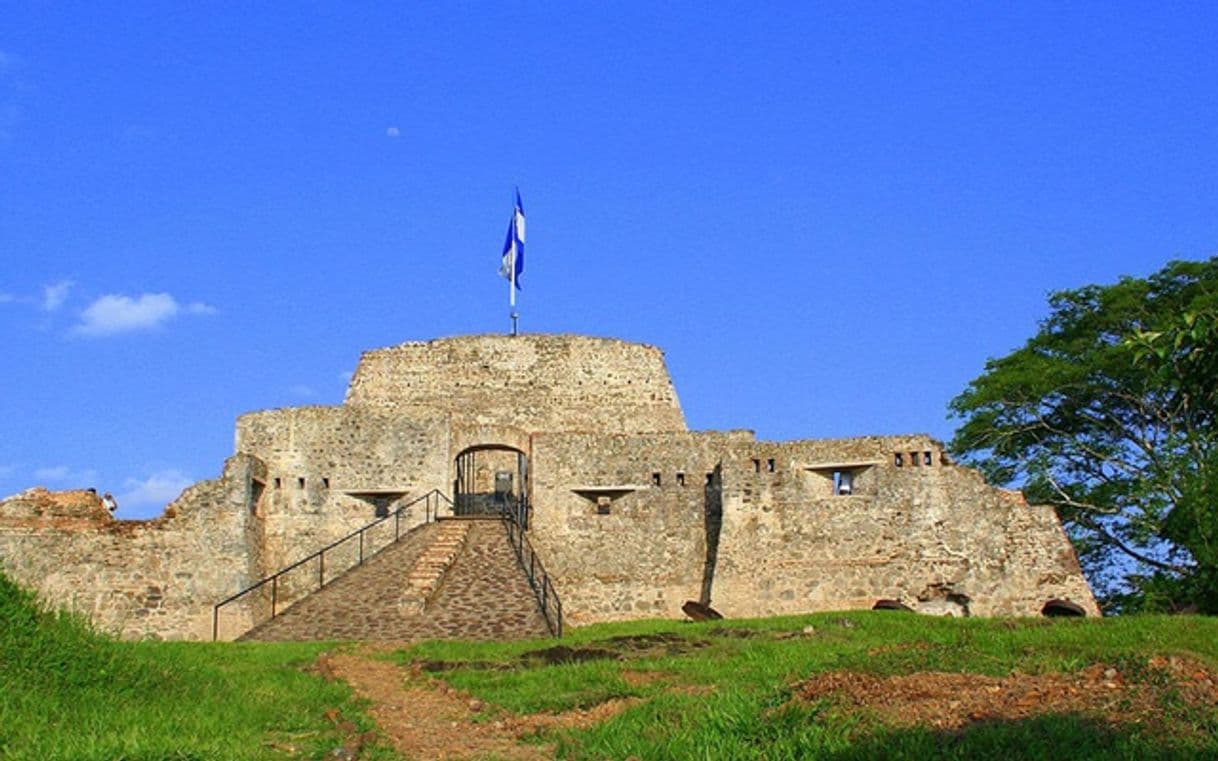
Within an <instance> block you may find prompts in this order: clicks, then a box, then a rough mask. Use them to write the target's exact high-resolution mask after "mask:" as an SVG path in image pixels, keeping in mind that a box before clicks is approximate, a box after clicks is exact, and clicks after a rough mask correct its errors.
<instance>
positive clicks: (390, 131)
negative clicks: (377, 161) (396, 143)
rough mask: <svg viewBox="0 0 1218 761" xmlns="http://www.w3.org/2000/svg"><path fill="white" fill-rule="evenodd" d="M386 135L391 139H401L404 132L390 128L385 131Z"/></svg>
mask: <svg viewBox="0 0 1218 761" xmlns="http://www.w3.org/2000/svg"><path fill="white" fill-rule="evenodd" d="M385 134H386V135H388V136H389V137H401V136H402V130H400V129H398V128H397V127H389V128H388V129H386V130H385Z"/></svg>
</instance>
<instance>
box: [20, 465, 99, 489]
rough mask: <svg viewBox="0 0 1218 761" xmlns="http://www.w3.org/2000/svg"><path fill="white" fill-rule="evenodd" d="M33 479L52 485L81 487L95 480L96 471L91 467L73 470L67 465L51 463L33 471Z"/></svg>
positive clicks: (88, 485)
mask: <svg viewBox="0 0 1218 761" xmlns="http://www.w3.org/2000/svg"><path fill="white" fill-rule="evenodd" d="M33 475H34V480H35V481H41V482H43V483H47V484H52V485H54V486H70V487H73V488H79V489H83V488H86V487H90V486H93V484H94V483H95V482H96V481H97V471H96V470H93V469H92V468H85V469H84V470H75V469H73V468H70V467H68V466H67V465H51V466H48V467H45V468H38V469H37V470H35V471H34V474H33Z"/></svg>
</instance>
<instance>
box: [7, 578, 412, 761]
mask: <svg viewBox="0 0 1218 761" xmlns="http://www.w3.org/2000/svg"><path fill="white" fill-rule="evenodd" d="M321 650H323V647H322V646H320V645H317V644H296V643H290V644H278V645H272V646H250V645H241V644H210V643H209V644H200V643H186V642H117V641H114V640H111V639H109V638H106V637H103V636H100V635H98V634H96V633H94V632H93V631H91V630H90V629H89V627H88V626H86V625H85V624H84V623H82V622H81V621H80V620H79V619H77V618H75V617H73V616H68V615H64V614H62V613H57V612H52V611H46V610H44V609H42V608H41V607H40V606H39V605H38V604H37V601H36V600H35V599H34V597H33V596H32V595H31V594H29V593H28V592H26V591H25V590H22V589H20V588H18V587H17V586H15V585H14V584H13V583H12V582H11V581H9V580H8V579H7V578H5V577H4V576H3V574H0V759H97V760H98V761H115V760H116V759H128V760H129V761H137V760H143V759H147V760H148V761H152V760H153V759H181V760H183V761H184V760H186V759H200V760H202V759H207V760H208V761H210V760H211V759H246V758H251V759H252V758H285V757H291V756H297V755H302V756H304V757H318V758H320V757H323V756H324V755H325V754H327V753H329V752H330V751H332V750H334V749H336V748H341V747H342V746H343V744H344V742H348V741H349V737H350V735H351V734H352V732H351V731H350V730H351V726H350V725H348V723H351V724H353V725H354V726H355V727H358V728H361V729H367V728H370V726H371V725H370V724H368V719H367V718H366V717H365V716H364V714H363V713H362V712H361V711H360V710H359V709H358V707H357V706H356V705H355V703H354V702H353V701H352V699H351V693H350V690H349V689H347V687H346V686H345V685H343V684H342V683H341V682H327V681H325V680H323V679H321V678H320V677H318V676H316V675H313V674H310V673H307V672H306V671H305V667H307V666H309V665H310V664H312V663H313V662H314V660H315V659H316V657H317V654H318V652H320V651H321ZM361 725H362V726H361ZM365 757H368V758H372V757H376V753H375V752H373V751H372V749H369V750H368V752H367V753H366V755H365ZM381 757H384V758H391V757H392V754H390V753H388V752H387V751H386V752H385V753H384V754H383V755H381Z"/></svg>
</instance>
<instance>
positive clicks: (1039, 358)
mask: <svg viewBox="0 0 1218 761" xmlns="http://www.w3.org/2000/svg"><path fill="white" fill-rule="evenodd" d="M1049 306H1050V309H1051V313H1050V315H1049V317H1048V318H1046V319H1045V320H1044V321H1043V322H1042V323H1041V325H1040V330H1039V331H1038V332H1037V333H1036V335H1034V336H1032V338H1030V339H1029V340H1028V342H1027V343H1026V344H1025V345H1024V346H1023V347H1022V348H1020V349H1018V350H1016V351H1014V352H1012V353H1011V354H1009V355H1007V356H1005V357H1002V358H999V359H991V360H990V361H989V362H987V363H986V367H985V372H984V373H983V374H982V375H981V376H979V377H978V378H976V379H974V380H973V381H972V382H971V383H970V384H969V386H968V388H967V389H965V391H964V392H963V393H962V394H960V395H959V396H958V397H956V398H955V399H953V400H952V402H951V404H950V408H951V411H952V414H953V415H954V416H955V417H957V418H958V419H960V420H961V421H962V423H961V426H960V428H959V429H958V430H957V432H956V435H955V437H954V438H953V439H952V443H951V449H952V451H953V452H954V453H955V454H956V455H957V456H959V457H960V458H961V459H963V460H964V461H966V462H969V463H972V464H974V465H976V466H978V467H980V468H981V469H982V470H983V471H984V472H985V473H986V475H987V476H988V477H989V478H990V479H991V480H992V481H993V482H995V483H999V484H1004V485H1017V486H1020V487H1021V488H1022V489H1023V490H1024V492H1025V494H1026V495H1027V497H1028V499H1029V501H1031V502H1033V503H1041V504H1044V503H1048V504H1052V505H1054V506H1055V507H1056V508H1057V511H1058V514H1059V515H1060V516H1061V518H1062V520H1063V523H1064V524H1065V526H1066V529H1067V531H1068V533H1069V534H1070V537H1071V539H1072V540H1073V541H1074V543H1075V546H1076V548H1077V549H1078V551H1079V557H1080V560H1081V561H1082V562H1083V566H1084V569H1085V570H1086V571H1087V572H1088V575H1089V576H1090V578H1091V581H1092V584H1093V586H1094V587H1095V588H1096V589H1097V591H1098V592H1099V593H1100V595H1101V597H1107V598H1108V599H1109V600H1110V601H1112V602H1114V603H1116V604H1117V606H1118V607H1120V608H1123V609H1134V608H1166V607H1179V606H1182V605H1185V604H1191V605H1196V606H1197V607H1198V608H1200V609H1202V610H1204V611H1206V612H1210V613H1215V612H1218V427H1216V425H1215V422H1216V421H1215V417H1216V415H1218V258H1211V259H1209V260H1207V261H1203V262H1171V263H1169V264H1168V265H1167V266H1166V267H1164V268H1163V269H1162V270H1160V271H1159V272H1156V273H1154V274H1153V275H1151V276H1149V277H1147V278H1144V279H1143V278H1128V277H1127V278H1122V279H1121V280H1120V281H1119V282H1117V283H1115V284H1112V285H1103V286H1101V285H1091V286H1086V287H1084V288H1079V289H1076V290H1067V291H1060V292H1057V293H1054V294H1051V295H1050V297H1049Z"/></svg>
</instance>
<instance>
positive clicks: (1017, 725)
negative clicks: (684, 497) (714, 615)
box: [0, 575, 1218, 761]
mask: <svg viewBox="0 0 1218 761" xmlns="http://www.w3.org/2000/svg"><path fill="white" fill-rule="evenodd" d="M807 627H811V628H812V630H813V631H812V633H811V634H806V633H805V629H806V628H807ZM558 644H560V645H561V646H562V647H565V648H572V649H585V650H587V649H599V650H605V651H613V653H614V654H616V655H617V656H619V657H617V658H614V659H600V660H589V661H585V662H579V663H559V664H551V665H544V664H542V663H541V655H542V652H541V651H544V650H546V649H548V648H552V647H554V646H555V645H558ZM328 647H333V646H332V645H326V644H318V643H309V644H289V643H285V644H260V643H250V644H232V643H221V644H201V643H181V642H177V643H164V642H117V641H114V640H112V639H109V638H107V637H103V636H99V635H97V634H95V633H93V632H92V631H90V630H89V628H88V627H87V626H85V625H83V624H82V623H81V622H80V621H79V620H78V619H75V618H73V617H71V616H66V615H62V614H58V613H53V612H48V611H45V610H42V609H40V608H39V607H38V606H37V605H36V604H35V601H34V600H33V598H32V597H31V596H30V595H29V594H28V593H26V592H24V591H22V590H20V589H18V588H17V587H15V586H13V585H12V584H11V583H9V582H8V581H7V580H6V579H5V578H4V577H3V576H2V575H0V759H27V758H28V759H106V760H107V761H110V760H112V759H127V760H129V761H136V760H138V759H274V758H288V757H293V758H326V757H333V756H332V752H333V751H334V750H335V749H336V748H338V747H339V746H340V745H341V744H342V742H343V740H344V735H343V734H342V733H341V732H340V731H339V730H338V729H336V727H335V726H334V724H335V722H334V721H333V720H332V719H330V718H327V714H328V713H329V715H330V716H333V715H334V714H333V713H330V712H333V711H338V712H340V713H341V716H342V718H343V719H344V720H347V721H351V722H354V723H355V725H356V726H357V728H358V730H360V731H362V730H365V729H369V728H371V725H370V723H369V721H368V719H367V718H366V716H365V715H364V714H363V713H362V711H361V707H360V706H359V705H358V704H356V702H354V701H353V700H352V698H351V695H350V692H349V690H348V689H347V688H346V687H345V686H344V685H342V684H341V683H332V682H326V681H324V680H322V679H320V678H319V677H317V676H315V675H313V674H311V673H309V672H308V671H307V670H306V667H307V666H308V665H310V664H311V663H313V662H314V660H315V659H316V657H317V654H318V653H319V652H320V651H322V650H323V649H326V648H328ZM1165 655H1187V656H1190V657H1193V658H1196V659H1199V660H1201V661H1203V662H1205V663H1207V664H1209V665H1210V666H1211V667H1215V668H1218V620H1215V619H1209V618H1201V617H1178V618H1165V617H1124V618H1116V619H1106V620H1088V621H1078V620H1058V621H1048V620H1045V619H1026V620H1014V621H1012V620H984V619H967V620H951V619H937V618H929V617H923V616H916V615H912V614H901V613H873V612H858V613H845V614H843V613H837V614H821V615H814V616H799V617H784V618H773V619H765V620H756V621H725V622H716V623H711V624H682V623H676V622H666V621H643V622H631V623H619V624H606V625H599V626H593V627H587V628H583V629H576V630H574V631H572V632H571V633H570V634H569V636H567V637H565V638H564V639H563V640H562V641H561V643H556V642H553V641H547V642H536V641H532V642H511V643H468V642H428V643H423V644H420V645H417V646H415V647H412V648H410V649H409V650H407V651H404V652H400V653H397V654H395V656H394V657H395V658H396V659H397V660H398V661H399V662H402V663H406V662H435V664H436V665H437V666H446V667H447V668H446V669H445V670H444V671H443V672H442V673H440V674H439V676H441V677H442V678H443V679H444V680H445V681H447V682H449V683H450V684H452V685H453V686H455V687H458V688H460V689H462V690H466V691H468V692H470V693H472V694H474V695H476V696H477V697H479V698H481V699H482V700H483V701H484V702H486V703H487V704H488V705H489V706H490V710H488V711H484V712H482V713H481V714H479V717H478V719H479V720H482V721H493V720H494V719H495V717H496V716H497V714H498V713H499V712H502V711H509V712H512V713H521V714H526V713H535V712H559V711H563V710H566V709H571V708H587V707H590V706H594V705H596V704H599V703H601V702H604V701H606V700H609V699H612V698H620V697H630V698H636V699H637V700H636V701H634V703H633V704H631V705H630V707H628V708H627V709H626V710H624V711H622V712H621V713H619V714H617V715H616V716H614V717H612V718H611V719H609V720H608V721H606V722H604V723H602V724H599V725H596V726H592V727H589V728H586V729H563V730H550V731H549V732H548V733H546V734H545V735H543V737H541V738H539V739H540V740H544V741H549V742H552V743H554V744H555V746H556V747H557V749H558V753H559V755H560V756H561V757H564V758H569V759H625V758H631V757H634V758H637V759H640V760H642V759H672V760H673V761H676V760H677V759H681V760H682V761H684V760H685V759H716V760H718V759H767V761H778V760H781V759H806V758H826V759H872V758H876V759H879V758H885V759H888V758H893V759H924V758H936V759H938V758H944V759H972V758H1016V759H1057V758H1062V757H1069V758H1071V759H1104V760H1105V761H1113V760H1115V759H1157V758H1163V759H1175V758H1180V759H1184V758H1190V759H1191V758H1216V759H1218V710H1216V709H1215V707H1208V708H1207V707H1201V708H1198V707H1196V706H1191V705H1188V704H1186V703H1184V702H1183V701H1174V702H1173V701H1172V700H1171V699H1170V697H1169V698H1167V699H1165V702H1164V710H1165V711H1166V712H1167V716H1168V718H1169V721H1170V722H1171V727H1172V731H1171V732H1168V733H1163V732H1159V733H1157V734H1156V733H1155V732H1154V731H1153V730H1150V729H1144V728H1138V727H1135V726H1132V725H1128V726H1126V725H1111V724H1105V723H1102V722H1098V721H1096V720H1094V719H1091V718H1088V717H1086V716H1082V715H1072V714H1067V715H1048V716H1040V717H1037V718H1034V719H1029V720H1024V721H1008V722H999V721H993V722H985V723H980V724H974V725H971V726H969V727H967V728H965V729H963V730H960V731H955V732H946V731H934V730H932V729H929V728H894V727H890V726H886V725H884V724H883V723H882V722H881V721H879V720H878V717H877V716H875V715H873V714H869V713H867V712H866V711H859V710H847V709H846V708H844V707H843V706H841V705H840V704H838V703H835V702H834V701H832V700H820V701H814V702H809V701H800V700H792V695H793V690H794V687H795V685H797V684H798V683H799V682H801V681H803V680H807V679H809V678H814V677H815V675H816V674H818V673H822V672H828V671H835V670H854V671H865V672H870V673H874V674H878V675H894V674H906V673H912V672H916V671H927V670H935V671H948V672H967V673H977V674H987V675H992V676H1002V675H1006V674H1009V673H1011V672H1013V671H1020V672H1024V673H1047V672H1056V671H1074V670H1079V669H1083V668H1085V667H1087V666H1088V665H1090V664H1093V663H1097V662H1103V663H1112V664H1117V665H1118V666H1119V667H1120V671H1121V673H1122V674H1123V675H1125V676H1126V678H1128V679H1131V680H1139V679H1141V680H1146V681H1147V683H1150V682H1153V681H1154V680H1155V679H1158V678H1161V676H1162V675H1161V674H1159V673H1158V672H1156V671H1155V670H1154V669H1152V668H1149V667H1148V661H1149V660H1150V659H1151V658H1152V657H1154V656H1165ZM392 757H393V754H392V753H391V752H390V751H389V750H388V749H386V748H384V747H377V748H365V750H364V752H363V755H361V758H363V759H366V760H368V759H372V760H375V759H387V758H392Z"/></svg>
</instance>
